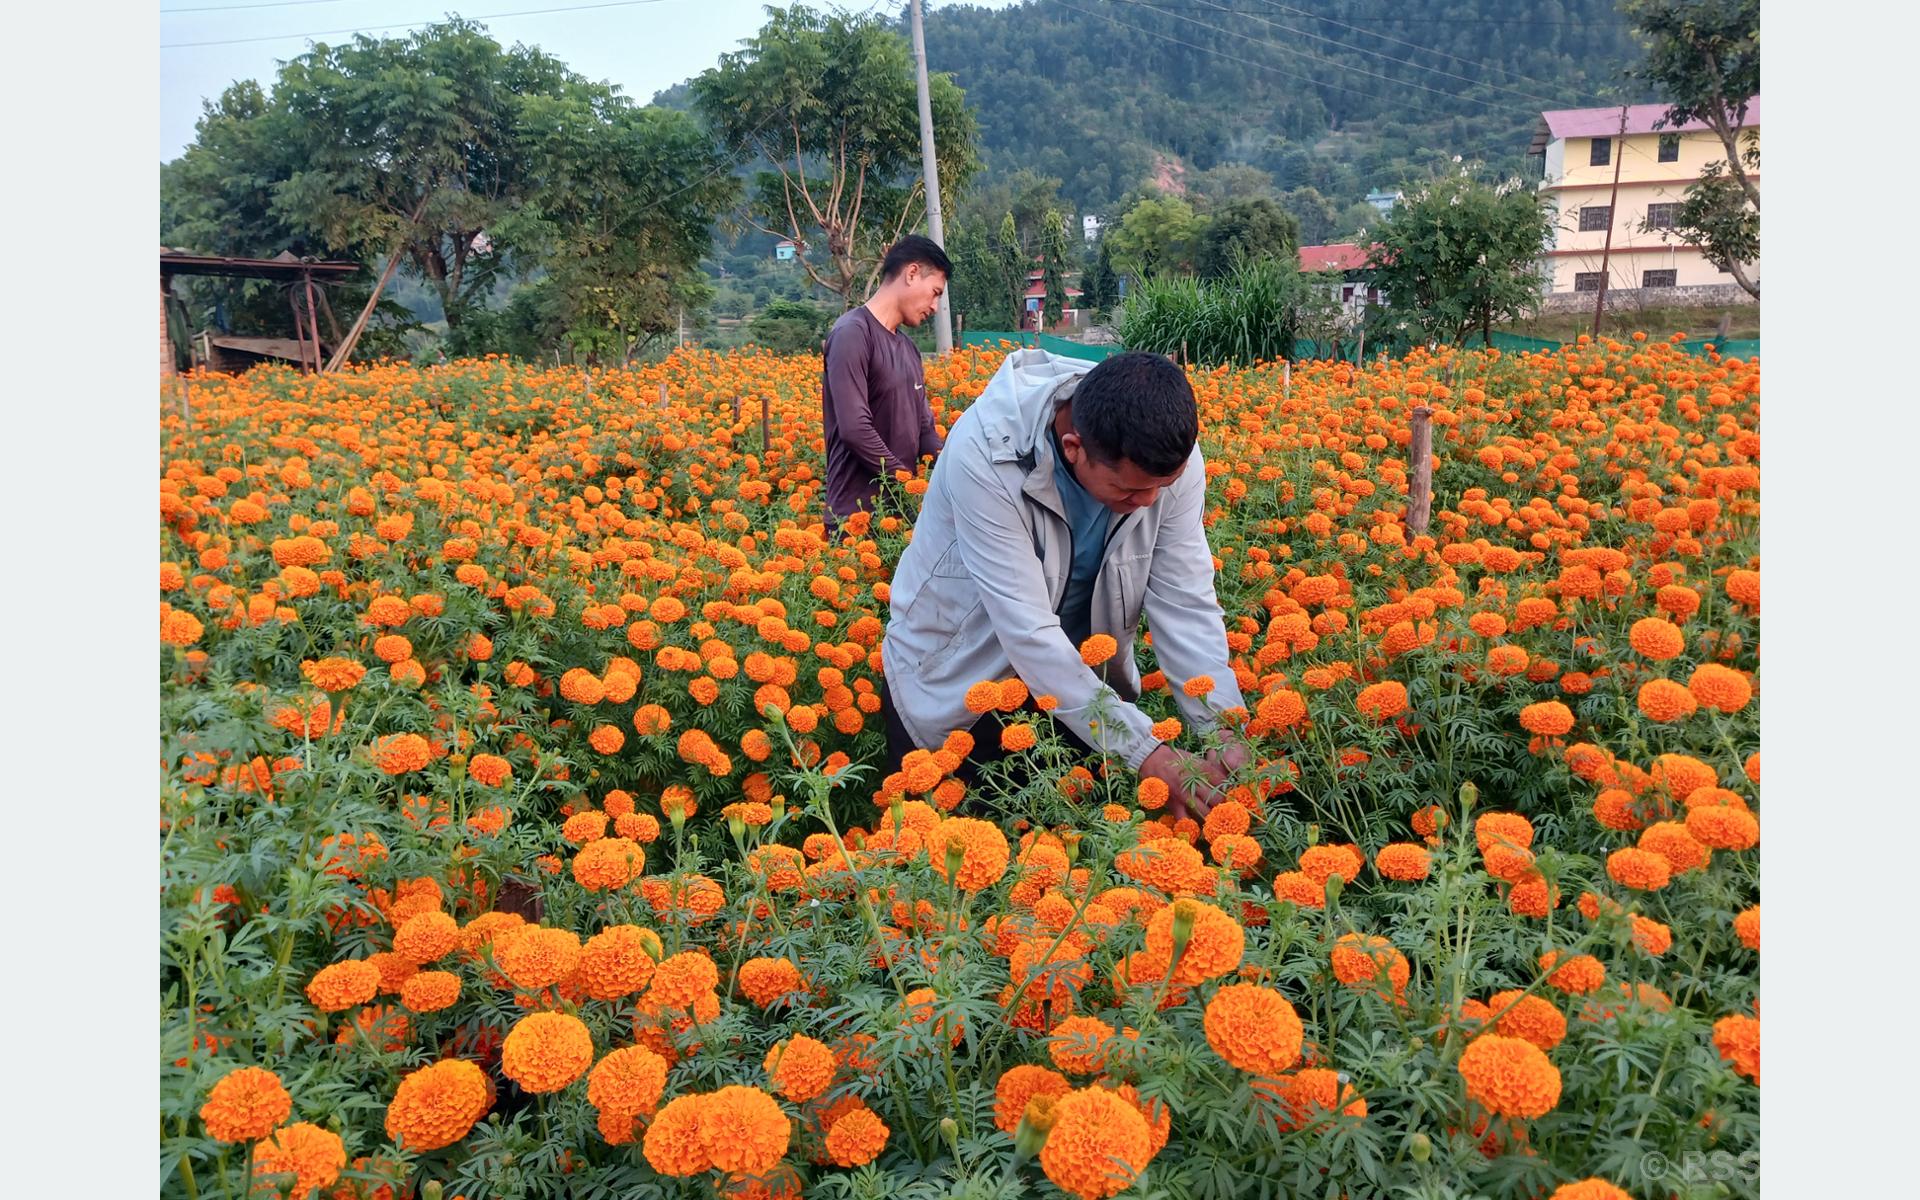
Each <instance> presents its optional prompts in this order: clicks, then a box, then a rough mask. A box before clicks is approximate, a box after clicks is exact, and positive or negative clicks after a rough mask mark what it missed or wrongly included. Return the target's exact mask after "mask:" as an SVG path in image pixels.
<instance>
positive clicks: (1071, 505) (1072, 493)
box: [881, 350, 1246, 817]
mask: <svg viewBox="0 0 1920 1200" xmlns="http://www.w3.org/2000/svg"><path fill="white" fill-rule="evenodd" d="M1198 433H1199V415H1198V409H1197V406H1196V404H1195V401H1194V397H1193V389H1192V386H1191V385H1190V384H1189V383H1188V382H1187V378H1186V374H1185V372H1183V371H1182V370H1181V369H1180V368H1179V367H1178V366H1176V365H1175V364H1174V363H1173V362H1172V361H1171V360H1170V359H1168V358H1166V357H1164V356H1162V355H1157V354H1144V353H1128V354H1121V355H1117V356H1115V357H1113V358H1110V359H1108V360H1106V361H1105V362H1103V363H1101V364H1099V365H1098V366H1094V365H1093V364H1092V363H1088V362H1084V361H1081V360H1078V359H1071V358H1063V357H1058V356H1055V355H1052V354H1048V353H1046V352H1044V351H1040V350H1019V351H1015V352H1014V353H1012V354H1010V355H1008V357H1007V359H1006V361H1005V362H1004V363H1003V364H1002V365H1001V367H1000V370H999V371H998V372H997V373H996V374H995V375H994V377H993V378H992V380H990V381H989V382H988V384H987V387H986V389H985V390H984V391H983V392H982V393H981V395H980V398H979V399H978V400H976V401H975V402H974V403H973V405H972V407H970V408H969V409H967V411H966V412H965V413H964V414H963V415H962V416H961V417H960V419H959V420H958V421H957V422H955V423H954V426H953V429H952V430H951V431H950V433H949V434H948V437H947V442H946V447H945V449H944V451H943V452H942V453H941V455H940V458H939V460H938V461H937V462H936V463H935V464H934V470H933V476H932V478H931V480H929V482H928V487H927V494H926V497H925V500H924V502H923V504H922V506H921V510H920V516H919V518H918V519H917V520H916V521H915V522H914V528H913V540H912V541H911V542H910V543H909V544H908V546H907V549H906V552H905V553H904V554H903V555H902V556H901V559H900V563H899V566H898V567H897V568H896V569H895V571H894V577H893V583H892V595H891V600H890V607H891V614H890V616H891V619H890V620H889V621H888V623H887V630H886V636H885V640H884V642H883V644H882V651H881V656H882V660H883V665H884V669H885V687H884V689H883V695H882V700H883V710H884V712H885V715H886V720H887V726H888V757H889V763H888V771H889V772H891V771H894V770H898V769H899V764H900V760H901V758H902V757H904V755H905V754H906V753H907V752H908V751H909V750H911V749H913V748H914V747H920V748H922V749H927V750H933V749H937V748H938V747H939V746H940V745H941V743H942V741H943V740H944V739H945V738H946V736H947V734H948V733H950V732H952V731H954V730H968V731H970V732H973V733H974V735H975V736H974V741H975V752H974V755H973V756H970V757H972V758H973V759H975V760H976V761H979V760H987V759H991V758H993V757H997V756H998V754H999V739H998V731H997V724H995V723H994V722H993V721H992V719H991V717H989V718H981V717H977V716H976V715H975V714H974V713H972V712H970V711H969V710H968V709H967V705H966V692H967V689H968V688H969V687H970V686H971V685H973V684H974V683H977V682H980V681H982V680H997V679H1003V678H1006V677H1009V676H1018V677H1019V678H1020V679H1021V680H1022V681H1024V682H1025V683H1026V685H1027V687H1028V689H1029V691H1030V692H1031V693H1032V694H1033V695H1036V696H1039V695H1048V696H1052V697H1054V699H1055V700H1056V701H1057V702H1058V704H1057V707H1055V708H1054V709H1053V717H1054V719H1055V720H1056V721H1058V722H1059V723H1060V724H1061V725H1062V726H1063V727H1064V728H1065V730H1066V732H1067V733H1068V734H1069V735H1070V736H1071V737H1073V738H1074V739H1076V740H1077V741H1078V742H1080V743H1081V744H1082V745H1083V746H1084V747H1085V748H1087V749H1089V750H1094V751H1098V752H1100V753H1104V754H1110V755H1112V756H1114V757H1116V758H1118V759H1119V760H1120V761H1121V762H1123V763H1125V764H1126V766H1128V767H1130V768H1132V769H1134V770H1136V771H1138V772H1139V773H1140V774H1141V776H1142V777H1153V778H1158V779H1161V780H1163V781H1164V782H1165V783H1166V784H1167V785H1168V788H1169V790H1170V793H1171V800H1172V809H1173V811H1174V813H1175V815H1176V816H1179V815H1189V816H1194V817H1199V816H1204V815H1205V813H1206V811H1207V809H1208V808H1209V807H1211V805H1212V804H1213V803H1214V802H1215V801H1216V800H1217V799H1218V795H1219V793H1218V785H1220V784H1221V783H1222V782H1223V781H1224V780H1225V779H1226V777H1227V775H1228V774H1229V773H1230V772H1232V771H1234V770H1237V769H1238V768H1239V767H1240V766H1242V765H1244V763H1245V761H1246V751H1245V749H1244V746H1243V744H1242V743H1241V742H1240V741H1239V740H1238V739H1234V740H1232V741H1230V742H1229V744H1228V746H1227V747H1226V748H1223V749H1222V750H1219V751H1215V752H1212V753H1210V754H1208V755H1207V756H1206V757H1205V758H1204V759H1203V758H1201V757H1199V756H1196V755H1192V754H1189V753H1187V752H1185V751H1181V750H1177V749H1175V748H1174V747H1172V746H1170V745H1167V744H1164V743H1162V742H1160V741H1159V740H1158V739H1157V738H1155V737H1154V735H1153V732H1152V724H1153V722H1152V720H1151V718H1149V717H1148V716H1147V715H1146V714H1145V713H1143V712H1141V711H1140V709H1139V708H1138V707H1136V706H1135V705H1134V703H1133V701H1134V700H1135V699H1137V698H1138V696H1139V692H1140V672H1139V667H1138V665H1137V664H1136V663H1135V661H1134V657H1133V641H1134V633H1135V630H1136V629H1137V627H1138V625H1139V622H1140V618H1141V616H1142V614H1143V613H1144V615H1145V616H1146V619H1147V621H1148V623H1149V624H1150V625H1151V627H1152V631H1153V649H1154V653H1155V655H1156V656H1157V658H1158V660H1159V664H1160V666H1161V667H1162V669H1164V671H1165V672H1166V676H1167V680H1168V683H1169V684H1170V685H1171V686H1172V687H1173V690H1174V695H1175V697H1176V699H1177V702H1178V704H1179V706H1180V709H1181V714H1182V716H1183V718H1184V723H1185V724H1186V726H1187V727H1188V728H1190V729H1209V728H1212V727H1214V726H1216V725H1217V724H1218V720H1219V719H1218V715H1217V714H1218V713H1219V712H1220V711H1221V710H1224V709H1229V708H1236V707H1244V705H1245V701H1244V700H1243V699H1242V697H1241V695H1240V689H1239V687H1238V686H1237V684H1236V682H1235V679H1234V673H1233V669H1232V668H1231V667H1230V666H1229V665H1228V661H1227V642H1226V631H1225V627H1224V623H1223V617H1222V613H1221V609H1220V604H1219V601H1218V600H1217V599H1216V598H1215V596H1214V590H1213V554H1212V550H1211V549H1210V548H1209V546H1208V545H1207V537H1206V531H1205V527H1204V526H1203V524H1202V521H1201V518H1202V515H1203V514H1204V512H1205V509H1206V482H1207V475H1206V467H1205V464H1204V462H1203V461H1202V459H1201V455H1200V450H1199V446H1198V444H1197V442H1198ZM1096 633H1104V634H1108V635H1110V636H1111V637H1113V638H1114V640H1115V641H1116V642H1117V643H1118V646H1119V652H1118V653H1117V654H1115V655H1114V656H1113V657H1112V658H1111V659H1110V660H1108V661H1106V662H1105V663H1102V664H1101V665H1100V666H1099V667H1098V668H1095V667H1090V666H1088V665H1087V664H1086V663H1085V662H1084V661H1083V660H1082V656H1081V653H1080V644H1081V643H1082V642H1083V641H1085V639H1086V638H1087V637H1089V636H1090V635H1091V634H1096ZM1201 675H1205V676H1208V677H1210V678H1211V679H1212V680H1213V683H1214V688H1213V692H1212V694H1211V695H1210V696H1209V697H1207V698H1206V699H1204V700H1199V699H1195V698H1193V697H1189V696H1187V695H1186V694H1185V692H1184V691H1183V689H1182V685H1183V684H1184V683H1185V682H1186V681H1187V680H1189V679H1192V678H1195V677H1197V676H1201Z"/></svg>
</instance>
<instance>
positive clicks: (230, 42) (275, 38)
mask: <svg viewBox="0 0 1920 1200" xmlns="http://www.w3.org/2000/svg"><path fill="white" fill-rule="evenodd" d="M665 2H666V0H603V2H602V3H599V4H567V5H562V6H561V7H558V8H523V9H518V10H516V11H514V12H497V13H480V14H479V15H477V16H472V17H466V18H463V19H465V20H469V21H497V20H499V19H501V18H502V17H534V16H540V15H541V14H543V13H567V12H586V11H587V10H589V9H596V8H634V7H636V6H638V5H642V4H663V3H665ZM439 23H440V22H439V21H435V20H425V21H401V22H399V23H397V24H393V25H361V26H356V27H354V28H351V29H314V30H309V31H308V32H306V33H274V34H266V35H263V36H261V37H243V38H213V39H210V40H208V41H201V42H162V43H160V48H161V49H162V50H184V49H187V48H188V47H191V46H238V45H242V44H244V43H248V42H291V41H297V40H299V39H302V38H314V37H330V36H332V35H333V34H336V33H380V32H383V31H385V30H388V29H418V28H420V27H421V26H423V25H437V24H439Z"/></svg>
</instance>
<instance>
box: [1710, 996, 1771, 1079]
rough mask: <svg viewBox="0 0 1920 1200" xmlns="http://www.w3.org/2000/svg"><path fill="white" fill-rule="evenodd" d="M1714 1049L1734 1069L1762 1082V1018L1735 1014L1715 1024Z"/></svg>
mask: <svg viewBox="0 0 1920 1200" xmlns="http://www.w3.org/2000/svg"><path fill="white" fill-rule="evenodd" d="M1713 1048H1714V1049H1715V1050H1718V1051H1719V1052H1720V1057H1721V1058H1724V1059H1726V1060H1727V1061H1728V1062H1730V1063H1732V1064H1733V1069H1734V1070H1735V1071H1737V1072H1738V1073H1740V1074H1742V1075H1745V1076H1746V1077H1747V1078H1748V1079H1751V1080H1753V1082H1754V1083H1755V1085H1758V1084H1759V1082H1760V1018H1758V1017H1750V1016H1747V1015H1746V1014H1745V1013H1733V1014H1732V1015H1730V1016H1725V1017H1721V1018H1720V1019H1719V1020H1718V1021H1715V1022H1714V1023H1713Z"/></svg>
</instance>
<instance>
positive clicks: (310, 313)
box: [300, 271, 322, 374]
mask: <svg viewBox="0 0 1920 1200" xmlns="http://www.w3.org/2000/svg"><path fill="white" fill-rule="evenodd" d="M300 275H301V278H302V280H303V281H304V282H305V283H306V285H307V328H308V329H310V330H311V331H312V332H313V369H314V371H315V373H316V374H317V373H318V372H319V371H320V368H321V364H322V360H321V357H320V314H319V312H318V310H317V309H316V307H315V305H314V302H313V272H312V271H302V272H301V273H300Z"/></svg>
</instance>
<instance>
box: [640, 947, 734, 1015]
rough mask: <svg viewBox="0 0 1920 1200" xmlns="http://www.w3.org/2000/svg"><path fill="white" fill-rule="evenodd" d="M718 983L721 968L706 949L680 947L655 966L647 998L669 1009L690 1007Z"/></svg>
mask: <svg viewBox="0 0 1920 1200" xmlns="http://www.w3.org/2000/svg"><path fill="white" fill-rule="evenodd" d="M719 985H720V971H719V969H718V968H716V967H715V966H714V965H713V959H711V958H709V957H708V956H707V954H706V952H705V951H703V950H682V951H681V952H680V953H678V954H675V955H671V956H670V957H668V958H666V959H664V960H662V961H661V963H660V964H659V965H658V966H657V967H655V968H654V970H653V984H652V986H651V987H650V988H648V989H647V998H648V999H649V1000H651V1001H653V1002H655V1003H657V1004H662V1005H665V1006H666V1007H668V1008H683V1009H684V1008H692V1007H693V1004H694V1001H696V1000H698V999H699V998H700V997H701V996H704V995H707V994H709V993H711V992H712V991H713V990H714V988H716V987H718V986H719Z"/></svg>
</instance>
